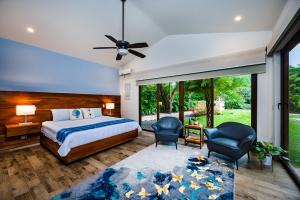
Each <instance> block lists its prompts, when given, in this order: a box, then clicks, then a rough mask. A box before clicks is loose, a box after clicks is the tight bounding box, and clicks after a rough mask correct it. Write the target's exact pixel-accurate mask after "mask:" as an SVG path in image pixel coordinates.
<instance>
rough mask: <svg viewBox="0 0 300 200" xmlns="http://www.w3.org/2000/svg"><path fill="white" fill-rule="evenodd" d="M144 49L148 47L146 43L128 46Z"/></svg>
mask: <svg viewBox="0 0 300 200" xmlns="http://www.w3.org/2000/svg"><path fill="white" fill-rule="evenodd" d="M145 47H149V45H148V44H147V43H146V42H141V43H134V44H130V45H129V48H132V49H134V48H145Z"/></svg>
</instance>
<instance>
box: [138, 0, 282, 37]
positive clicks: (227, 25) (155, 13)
mask: <svg viewBox="0 0 300 200" xmlns="http://www.w3.org/2000/svg"><path fill="white" fill-rule="evenodd" d="M133 1H134V2H135V4H136V5H137V6H138V7H139V8H140V9H141V10H142V11H143V12H145V13H147V15H149V16H151V18H152V19H153V20H154V21H155V22H156V23H157V24H159V26H160V27H163V29H164V30H165V32H166V33H167V34H168V35H176V34H188V33H193V34H197V33H224V32H246V31H265V30H272V29H273V27H274V25H275V22H276V20H277V18H278V17H279V14H280V13H281V10H282V9H283V7H284V5H285V3H286V0H163V1H161V0H151V1H149V0H133ZM237 15H241V16H242V18H243V19H242V21H240V22H239V23H235V22H234V21H233V18H234V17H235V16H237Z"/></svg>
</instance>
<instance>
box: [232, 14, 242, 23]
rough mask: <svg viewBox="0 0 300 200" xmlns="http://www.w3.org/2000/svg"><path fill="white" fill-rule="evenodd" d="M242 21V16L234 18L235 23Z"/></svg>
mask: <svg viewBox="0 0 300 200" xmlns="http://www.w3.org/2000/svg"><path fill="white" fill-rule="evenodd" d="M241 20H242V16H241V15H237V16H235V17H234V21H236V22H239V21H241Z"/></svg>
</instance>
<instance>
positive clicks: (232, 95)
mask: <svg viewBox="0 0 300 200" xmlns="http://www.w3.org/2000/svg"><path fill="white" fill-rule="evenodd" d="M214 97H215V98H214V101H215V102H214V103H215V104H214V126H218V125H220V124H222V123H224V122H240V123H243V124H247V125H249V126H251V75H242V76H226V77H220V78H215V79H214Z"/></svg>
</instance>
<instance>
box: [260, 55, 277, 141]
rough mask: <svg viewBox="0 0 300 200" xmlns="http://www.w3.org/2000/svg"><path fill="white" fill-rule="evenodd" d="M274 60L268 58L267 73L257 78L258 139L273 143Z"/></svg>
mask: <svg viewBox="0 0 300 200" xmlns="http://www.w3.org/2000/svg"><path fill="white" fill-rule="evenodd" d="M273 71H274V67H273V58H267V62H266V73H264V74H259V75H258V77H257V138H258V140H265V141H268V142H273V132H274V126H273V124H274V118H273V108H274V100H273V99H274V89H273Z"/></svg>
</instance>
